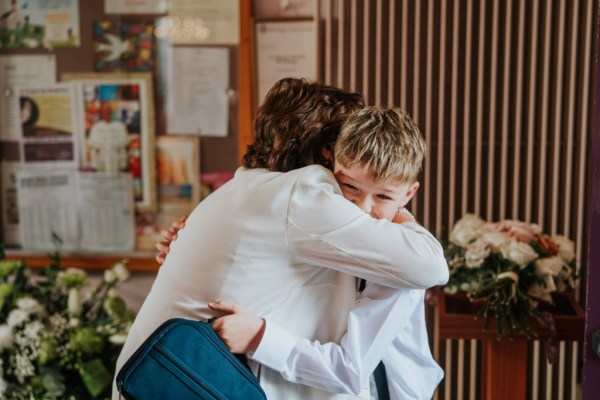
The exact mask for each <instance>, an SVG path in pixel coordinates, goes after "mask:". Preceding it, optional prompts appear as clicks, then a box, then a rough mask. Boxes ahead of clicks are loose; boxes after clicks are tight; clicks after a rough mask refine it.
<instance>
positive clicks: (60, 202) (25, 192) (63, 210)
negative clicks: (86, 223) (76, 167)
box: [17, 170, 78, 251]
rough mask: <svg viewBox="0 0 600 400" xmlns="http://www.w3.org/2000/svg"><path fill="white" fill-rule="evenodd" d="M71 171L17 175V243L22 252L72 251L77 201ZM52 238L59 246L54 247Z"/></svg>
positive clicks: (75, 237)
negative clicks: (18, 221) (18, 235)
mask: <svg viewBox="0 0 600 400" xmlns="http://www.w3.org/2000/svg"><path fill="white" fill-rule="evenodd" d="M75 178H76V173H75V172H74V171H54V172H37V171H26V170H19V171H18V172H17V190H18V193H19V198H18V207H19V220H20V225H21V244H22V246H23V249H25V250H43V251H55V250H76V249H77V247H78V246H77V244H78V232H77V207H75V201H76V199H77V193H76V185H75ZM55 238H60V241H62V244H61V245H60V247H57V242H56V240H55Z"/></svg>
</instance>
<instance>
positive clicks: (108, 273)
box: [104, 269, 117, 283]
mask: <svg viewBox="0 0 600 400" xmlns="http://www.w3.org/2000/svg"><path fill="white" fill-rule="evenodd" d="M116 281H117V275H115V273H114V272H113V271H112V269H107V270H105V271H104V282H106V283H113V282H116Z"/></svg>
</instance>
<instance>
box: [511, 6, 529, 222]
mask: <svg viewBox="0 0 600 400" xmlns="http://www.w3.org/2000/svg"><path fill="white" fill-rule="evenodd" d="M524 53H525V2H524V1H521V2H519V22H518V39H517V90H516V94H515V107H514V113H515V124H514V130H515V147H514V152H515V158H514V169H513V176H512V180H513V183H514V184H513V187H512V188H511V190H512V194H513V196H512V204H513V209H512V214H511V216H510V217H511V218H512V219H517V218H518V217H519V214H518V211H519V199H520V194H521V184H522V182H523V177H522V171H521V146H520V145H519V143H521V130H522V126H523V125H522V124H521V118H522V115H523V111H522V108H523V70H524V65H523V64H524Z"/></svg>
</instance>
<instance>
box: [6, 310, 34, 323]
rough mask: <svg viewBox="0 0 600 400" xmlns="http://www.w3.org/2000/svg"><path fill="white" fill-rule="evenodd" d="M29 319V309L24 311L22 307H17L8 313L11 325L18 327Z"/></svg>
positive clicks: (8, 321)
mask: <svg viewBox="0 0 600 400" xmlns="http://www.w3.org/2000/svg"><path fill="white" fill-rule="evenodd" d="M28 319H29V314H28V313H27V311H23V310H21V309H20V308H15V309H14V310H12V311H11V312H10V314H8V318H7V319H6V323H7V324H8V326H10V327H13V328H14V327H16V326H19V325H21V324H22V323H23V322H25V321H27V320H28Z"/></svg>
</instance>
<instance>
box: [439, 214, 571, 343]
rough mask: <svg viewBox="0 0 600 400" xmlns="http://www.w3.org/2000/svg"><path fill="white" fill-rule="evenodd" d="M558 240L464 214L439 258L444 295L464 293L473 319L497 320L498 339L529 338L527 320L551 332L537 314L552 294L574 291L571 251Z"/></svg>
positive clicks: (519, 225) (530, 227) (547, 318)
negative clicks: (474, 311) (443, 262)
mask: <svg viewBox="0 0 600 400" xmlns="http://www.w3.org/2000/svg"><path fill="white" fill-rule="evenodd" d="M574 247H575V246H574V244H573V242H572V241H571V240H569V239H567V238H566V237H564V236H552V237H550V236H548V235H546V234H544V233H543V232H542V230H541V228H540V227H539V226H538V225H535V224H527V223H524V222H521V221H516V220H504V221H500V222H495V223H491V222H487V221H484V220H483V219H481V218H479V217H477V216H475V215H473V214H466V215H465V216H464V217H463V218H461V219H460V220H459V221H457V223H456V224H455V225H454V228H453V229H452V232H450V237H449V243H448V244H447V246H446V248H445V255H446V259H447V261H448V266H449V268H450V279H449V281H448V284H447V285H446V286H445V288H444V291H445V292H446V293H457V292H465V293H466V294H467V296H468V297H469V298H470V299H471V300H472V301H479V302H481V304H482V305H481V308H480V310H479V313H478V315H482V316H483V317H484V318H485V324H486V326H487V323H488V321H489V319H490V318H491V317H495V318H496V319H497V331H496V335H497V337H498V338H500V337H502V336H505V335H515V334H516V335H519V334H521V335H524V336H526V337H531V336H535V332H533V330H532V324H531V323H532V321H533V320H537V321H538V322H539V323H540V324H541V325H542V326H545V327H547V328H549V329H551V330H552V329H553V327H552V325H553V324H552V317H551V315H548V314H547V313H542V312H541V311H540V310H539V307H538V306H539V304H540V303H552V301H553V300H552V292H563V291H566V290H572V289H574V288H575V250H574Z"/></svg>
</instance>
